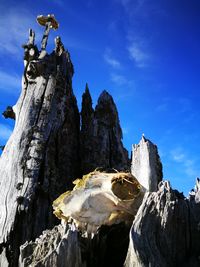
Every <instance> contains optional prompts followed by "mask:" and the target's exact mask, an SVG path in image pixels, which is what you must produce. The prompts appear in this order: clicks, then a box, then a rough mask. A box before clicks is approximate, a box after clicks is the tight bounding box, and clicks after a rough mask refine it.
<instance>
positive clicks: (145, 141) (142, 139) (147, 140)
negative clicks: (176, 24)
mask: <svg viewBox="0 0 200 267" xmlns="http://www.w3.org/2000/svg"><path fill="white" fill-rule="evenodd" d="M141 143H148V144H150V145H153V146H156V145H155V144H154V143H152V142H151V141H150V140H149V139H147V138H146V137H145V135H144V134H142V138H141V140H140V142H139V145H140V144H141ZM136 146H137V145H136Z"/></svg>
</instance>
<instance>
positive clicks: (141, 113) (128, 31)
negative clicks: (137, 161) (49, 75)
mask: <svg viewBox="0 0 200 267" xmlns="http://www.w3.org/2000/svg"><path fill="white" fill-rule="evenodd" d="M0 10H1V17H0V95H1V98H0V112H1V113H2V111H3V110H4V109H5V107H6V106H7V105H14V104H15V102H16V100H17V98H18V96H19V93H20V90H21V76H22V73H23V60H22V57H23V49H22V48H21V45H22V44H23V43H25V42H26V41H27V37H28V29H29V28H30V27H31V28H33V29H34V30H35V31H36V42H37V43H38V46H40V41H41V36H42V31H43V29H41V27H40V26H39V25H37V23H36V21H35V18H36V16H37V15H38V14H49V13H50V14H51V13H52V14H55V16H56V18H57V20H58V21H59V22H60V27H59V29H58V30H57V31H52V32H51V35H50V38H49V42H48V50H49V51H51V50H52V49H53V39H54V37H55V36H57V35H60V36H61V38H62V41H63V43H64V45H65V47H66V48H68V49H69V51H70V53H71V58H72V61H73V63H74V67H75V75H74V79H73V88H74V92H75V94H76V96H77V100H78V104H79V106H80V103H81V95H82V93H83V91H84V88H85V83H86V82H88V84H89V88H90V91H91V95H92V98H93V102H94V105H95V104H96V101H97V98H98V96H99V94H100V93H101V91H102V90H103V89H106V90H107V91H108V92H109V93H110V94H112V96H113V98H114V100H115V102H116V104H117V107H118V111H119V116H120V121H121V126H122V128H123V133H124V139H123V141H124V144H125V147H126V148H127V149H128V150H129V151H130V150H131V144H132V143H138V142H139V140H140V138H141V135H142V133H144V134H145V136H146V137H147V138H149V139H150V140H151V141H152V142H154V143H156V144H157V146H158V149H159V153H160V156H161V159H162V162H163V170H164V178H165V179H169V180H170V181H171V184H172V186H173V188H177V189H178V190H179V191H183V192H184V193H185V194H187V193H188V191H189V190H190V189H191V188H192V187H193V186H194V183H195V178H196V177H197V176H200V142H199V137H200V116H199V111H200V105H199V96H200V92H199V90H200V78H199V76H200V15H199V14H200V1H199V0H107V1H105V0H101V1H99V0H98V1H97V0H84V1H83V0H79V1H77V0H74V1H70V0H40V1H38V0H34V1H33V0H31V1H30V0H26V1H24V0H23V1H22V0H21V1H18V2H16V1H11V0H7V1H4V0H0ZM12 127H13V122H12V121H9V120H5V119H4V118H3V117H0V144H2V145H3V144H5V142H6V140H7V138H8V137H9V135H10V134H11V132H12Z"/></svg>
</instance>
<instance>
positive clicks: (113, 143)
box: [81, 85, 129, 173]
mask: <svg viewBox="0 0 200 267" xmlns="http://www.w3.org/2000/svg"><path fill="white" fill-rule="evenodd" d="M81 118H82V123H81V125H82V128H81V162H82V164H81V165H82V172H83V173H88V172H90V171H93V170H94V169H95V168H97V167H101V168H102V169H111V168H114V169H117V170H128V169H129V160H128V152H127V150H126V149H125V148H124V147H123V144H122V130H121V127H120V123H119V117H118V112H117V108H116V106H115V103H114V101H113V98H112V96H111V95H109V94H108V93H107V92H106V91H103V92H102V94H101V95H100V97H99V99H98V103H97V106H96V108H95V110H93V108H92V100H91V96H90V93H89V89H88V86H87V85H86V90H85V93H84V94H83V101H82V110H81Z"/></svg>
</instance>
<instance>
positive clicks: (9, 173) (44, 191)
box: [0, 53, 80, 266]
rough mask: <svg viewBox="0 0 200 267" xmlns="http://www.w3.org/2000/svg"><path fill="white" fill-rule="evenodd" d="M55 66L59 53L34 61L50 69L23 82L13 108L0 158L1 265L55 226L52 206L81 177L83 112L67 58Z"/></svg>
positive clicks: (15, 258) (13, 259)
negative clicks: (12, 122)
mask: <svg viewBox="0 0 200 267" xmlns="http://www.w3.org/2000/svg"><path fill="white" fill-rule="evenodd" d="M56 62H57V59H56V55H55V53H52V54H51V55H46V57H45V58H44V59H42V60H38V61H37V60H35V61H33V62H31V63H32V64H35V65H36V66H37V64H40V65H42V66H46V67H45V69H43V71H42V74H40V72H39V73H37V76H36V77H34V79H33V78H32V79H30V80H28V83H27V81H26V80H27V77H25V78H23V87H22V92H21V95H20V97H19V100H18V102H17V104H16V105H15V106H14V107H13V110H14V112H15V117H16V123H15V127H14V131H13V133H12V135H11V137H10V139H9V141H8V142H7V144H6V146H5V149H4V151H3V153H2V156H1V158H0V177H1V180H0V211H1V213H0V248H1V251H3V253H2V254H1V256H0V266H4V265H5V264H4V262H5V261H6V260H7V261H9V264H10V265H9V266H16V262H17V261H18V254H19V245H21V244H22V243H24V242H25V241H27V240H28V241H29V240H31V239H34V238H36V237H37V236H39V234H41V232H42V231H43V230H44V229H48V228H49V227H52V226H53V225H55V222H56V218H55V216H54V215H53V213H52V207H51V204H52V202H53V200H54V199H55V198H56V197H58V196H59V195H60V194H61V193H62V192H64V191H66V189H67V188H69V187H70V186H71V181H72V180H73V179H74V178H76V177H77V176H79V169H80V168H79V129H80V125H79V123H80V120H79V112H78V108H77V103H76V99H75V97H74V95H73V91H72V86H71V81H69V80H68V78H67V75H66V73H65V72H63V71H62V70H61V69H62V68H61V67H62V66H63V65H65V64H66V62H65V54H63V55H62V57H61V58H60V60H59V66H58V65H57V63H56ZM5 257H6V259H5Z"/></svg>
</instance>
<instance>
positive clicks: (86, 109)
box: [81, 83, 94, 132]
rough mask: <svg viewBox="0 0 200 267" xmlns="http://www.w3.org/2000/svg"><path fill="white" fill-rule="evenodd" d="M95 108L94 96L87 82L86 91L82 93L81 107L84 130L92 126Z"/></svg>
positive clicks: (82, 127)
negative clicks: (92, 96)
mask: <svg viewBox="0 0 200 267" xmlns="http://www.w3.org/2000/svg"><path fill="white" fill-rule="evenodd" d="M93 114H94V110H93V108H92V98H91V95H90V91H89V87H88V84H87V83H86V86H85V92H84V93H83V95H82V109H81V131H82V132H84V131H86V129H88V127H90V125H91V122H92V119H93Z"/></svg>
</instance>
